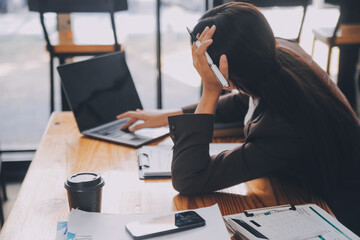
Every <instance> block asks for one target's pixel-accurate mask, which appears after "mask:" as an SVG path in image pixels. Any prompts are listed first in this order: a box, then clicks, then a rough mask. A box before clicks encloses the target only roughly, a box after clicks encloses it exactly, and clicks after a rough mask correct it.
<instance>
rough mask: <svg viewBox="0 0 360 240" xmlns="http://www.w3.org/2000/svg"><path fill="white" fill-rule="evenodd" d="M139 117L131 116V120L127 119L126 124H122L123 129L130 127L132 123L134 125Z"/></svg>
mask: <svg viewBox="0 0 360 240" xmlns="http://www.w3.org/2000/svg"><path fill="white" fill-rule="evenodd" d="M137 120H138V119H136V118H131V119H130V120H129V121H127V122H126V123H125V124H124V125H122V126H121V130H125V129H127V128H128V127H130V126H131V125H133V124H134V123H135V122H136V121H137Z"/></svg>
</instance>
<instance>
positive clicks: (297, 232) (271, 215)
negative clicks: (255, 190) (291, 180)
mask: <svg viewBox="0 0 360 240" xmlns="http://www.w3.org/2000/svg"><path fill="white" fill-rule="evenodd" d="M224 219H225V221H226V224H227V226H228V227H229V228H230V229H231V230H232V231H233V232H234V234H235V235H237V236H239V237H241V238H242V239H243V238H244V239H250V240H256V239H277V240H295V239H298V240H301V239H307V240H315V239H317V240H325V239H326V240H342V239H344V240H355V239H360V238H359V237H358V236H356V235H355V234H354V233H353V232H351V231H350V230H349V229H347V228H346V227H345V226H343V225H342V224H341V223H340V222H339V221H337V220H336V219H335V218H334V217H332V216H330V215H329V214H328V213H327V212H325V211H324V210H323V209H321V208H320V207H318V206H317V205H315V204H306V205H299V206H291V207H290V206H285V207H284V206H279V207H275V208H263V209H255V210H253V211H245V212H244V213H240V214H234V215H228V216H224Z"/></svg>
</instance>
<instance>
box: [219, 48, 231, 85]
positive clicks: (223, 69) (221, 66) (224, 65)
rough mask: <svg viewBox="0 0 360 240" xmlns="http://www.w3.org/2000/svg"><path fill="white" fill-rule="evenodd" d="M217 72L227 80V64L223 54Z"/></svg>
mask: <svg viewBox="0 0 360 240" xmlns="http://www.w3.org/2000/svg"><path fill="white" fill-rule="evenodd" d="M219 70H220V72H221V73H222V75H223V76H224V77H225V79H229V63H228V61H227V58H226V55H225V54H223V55H221V57H220V61H219Z"/></svg>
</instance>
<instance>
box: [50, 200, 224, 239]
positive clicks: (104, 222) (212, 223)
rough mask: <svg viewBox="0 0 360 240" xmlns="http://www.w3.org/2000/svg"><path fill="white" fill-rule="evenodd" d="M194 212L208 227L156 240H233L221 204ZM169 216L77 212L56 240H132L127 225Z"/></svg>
mask: <svg viewBox="0 0 360 240" xmlns="http://www.w3.org/2000/svg"><path fill="white" fill-rule="evenodd" d="M194 211H195V212H197V213H198V214H199V215H200V216H201V217H202V218H204V219H205V221H206V225H205V226H204V227H199V228H195V229H191V230H186V231H182V232H178V233H173V234H169V235H164V236H161V237H156V238H152V239H172V240H176V239H179V240H180V239H181V240H186V239H189V240H192V239H214V240H215V239H216V240H218V239H230V237H229V233H228V231H227V230H226V227H225V224H224V221H223V218H222V216H221V214H220V210H219V207H218V205H217V204H215V205H213V206H211V207H206V208H199V209H195V210H194ZM168 214H169V213H165V214H164V213H163V214H133V215H119V214H106V213H92V212H84V211H81V210H77V209H73V210H72V211H71V212H70V215H69V220H68V223H67V226H66V222H60V223H59V224H58V232H57V238H56V240H65V239H66V240H68V239H70V240H104V239H106V240H119V239H121V240H124V239H125V240H126V239H128V240H131V237H130V235H129V234H128V233H127V232H126V230H125V224H127V223H129V222H132V221H138V220H145V219H147V218H148V219H150V218H153V217H158V216H164V215H168Z"/></svg>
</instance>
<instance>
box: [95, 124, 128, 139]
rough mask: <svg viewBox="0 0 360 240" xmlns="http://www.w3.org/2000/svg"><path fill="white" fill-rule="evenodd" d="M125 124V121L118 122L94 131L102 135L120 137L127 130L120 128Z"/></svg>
mask: <svg viewBox="0 0 360 240" xmlns="http://www.w3.org/2000/svg"><path fill="white" fill-rule="evenodd" d="M122 125H124V122H122V121H121V122H116V123H114V124H112V125H109V126H106V127H104V128H101V129H98V130H96V131H94V132H93V133H95V134H99V135H102V136H108V137H114V138H118V137H121V136H122V135H124V134H126V133H127V132H126V131H122V130H120V127H121V126H122Z"/></svg>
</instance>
